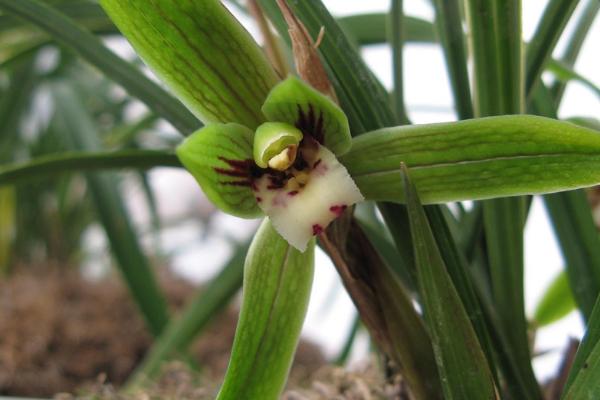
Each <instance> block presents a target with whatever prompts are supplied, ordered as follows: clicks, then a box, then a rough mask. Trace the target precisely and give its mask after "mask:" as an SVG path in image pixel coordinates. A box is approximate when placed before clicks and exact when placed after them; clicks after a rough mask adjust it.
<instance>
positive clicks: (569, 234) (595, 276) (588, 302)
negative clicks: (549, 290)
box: [544, 191, 600, 319]
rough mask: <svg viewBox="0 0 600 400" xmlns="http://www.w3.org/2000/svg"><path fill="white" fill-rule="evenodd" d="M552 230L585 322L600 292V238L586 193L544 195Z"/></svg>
mask: <svg viewBox="0 0 600 400" xmlns="http://www.w3.org/2000/svg"><path fill="white" fill-rule="evenodd" d="M544 204H545V206H546V209H547V210H548V214H549V215H550V219H551V221H552V228H553V229H554V232H555V234H556V236H557V238H558V241H559V243H560V247H561V251H562V254H563V257H564V258H565V262H566V264H567V274H568V276H569V283H570V284H571V290H572V292H573V296H574V297H575V301H576V302H577V305H578V307H579V309H580V311H581V313H582V314H583V317H584V318H585V319H588V318H589V316H590V315H591V312H592V308H593V307H594V304H595V302H596V298H597V297H598V293H600V237H599V236H598V230H597V229H596V225H595V224H594V218H593V216H592V212H591V209H590V206H589V203H588V201H587V197H586V195H585V192H583V191H573V192H565V193H557V194H552V195H546V196H544Z"/></svg>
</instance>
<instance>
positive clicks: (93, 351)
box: [0, 266, 325, 399]
mask: <svg viewBox="0 0 600 400" xmlns="http://www.w3.org/2000/svg"><path fill="white" fill-rule="evenodd" d="M18 270H19V271H20V272H19V273H15V274H13V275H12V276H11V277H10V278H7V279H5V280H0V332H1V333H0V395H11V396H29V397H45V398H49V397H53V396H54V395H56V394H57V393H65V392H68V393H82V388H83V389H84V392H89V391H90V390H91V392H92V393H94V394H95V395H96V396H98V395H101V394H102V396H106V397H104V398H107V399H108V398H114V399H117V398H123V397H119V396H117V395H116V394H115V390H114V388H115V387H117V388H118V387H119V385H121V384H122V383H123V382H124V381H125V380H126V378H127V376H128V375H129V374H130V373H131V372H132V371H133V369H134V368H135V366H136V365H137V364H138V363H139V362H140V360H141V359H142V358H143V356H144V354H145V352H146V351H147V350H148V348H149V346H150V345H151V336H150V335H149V333H148V331H147V330H146V328H145V326H144V323H143V321H142V320H141V317H140V315H139V312H138V311H137V310H136V309H135V306H134V304H133V303H132V302H131V300H130V298H129V295H128V293H127V292H126V290H125V288H124V287H123V284H122V283H121V282H120V281H119V280H118V279H116V278H110V279H105V280H102V281H99V282H89V281H86V280H84V279H82V278H81V277H80V276H79V275H78V274H77V273H75V272H73V271H72V270H69V269H65V268H50V267H49V266H44V267H43V268H41V267H40V268H36V267H21V268H18ZM160 281H161V286H162V288H163V290H164V291H165V293H166V294H167V297H168V299H169V303H170V305H171V308H172V309H173V310H178V309H181V307H182V306H183V305H184V304H185V302H186V300H187V299H188V298H189V297H190V296H191V295H192V294H193V293H194V291H195V289H194V288H193V287H192V286H190V285H189V284H187V283H185V282H183V281H181V280H178V279H175V278H173V277H172V276H167V275H166V274H165V275H164V276H162V277H161V279H160ZM236 321H237V311H236V310H233V309H230V310H227V311H226V312H224V313H223V314H222V315H221V316H220V317H219V318H217V319H216V320H215V321H213V322H212V323H211V324H210V327H209V328H208V330H207V331H206V332H205V333H204V334H203V335H201V337H200V339H199V340H198V341H196V342H195V343H194V344H193V348H192V353H193V355H194V357H195V360H196V361H197V363H198V365H201V366H203V367H204V368H203V369H202V376H201V377H199V376H198V375H197V374H194V373H191V372H189V371H187V370H186V369H185V368H183V367H181V366H180V365H179V366H177V364H175V367H173V365H169V366H167V368H166V369H165V372H164V373H163V375H162V377H161V378H160V379H159V380H158V381H157V383H156V384H155V385H153V388H152V390H153V394H152V395H151V397H147V396H146V395H144V396H142V397H141V398H174V399H175V398H177V399H184V398H190V399H196V398H198V399H200V398H211V397H212V396H213V393H214V390H215V388H216V385H217V384H218V383H219V382H220V380H221V378H222V376H223V374H224V372H225V368H226V367H227V361H228V359H229V351H230V348H231V344H232V342H233V336H234V332H235V324H236ZM324 364H325V359H324V357H323V355H322V353H321V351H320V350H319V349H318V348H317V347H316V346H315V345H312V344H310V343H308V342H306V341H303V342H302V343H301V345H300V347H299V350H298V352H297V355H296V360H295V364H294V368H293V369H292V377H291V379H290V381H291V382H296V383H298V384H302V382H307V381H308V379H309V377H310V375H311V374H313V373H314V372H315V371H316V370H318V369H319V368H321V367H322V366H323V365H324ZM199 386H204V388H203V389H197V388H198V387H199ZM202 393H204V395H203V394H202ZM65 396H66V395H65ZM65 396H58V397H59V398H60V397H65ZM203 396H205V397H203ZM206 396H208V397H206ZM132 398H138V397H132Z"/></svg>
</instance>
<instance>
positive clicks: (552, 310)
mask: <svg viewBox="0 0 600 400" xmlns="http://www.w3.org/2000/svg"><path fill="white" fill-rule="evenodd" d="M574 309H575V300H574V299H573V294H572V293H571V288H570V287H569V280H568V277H567V274H566V273H565V272H564V271H562V272H561V273H559V274H558V275H557V276H556V278H554V280H553V281H552V283H551V284H550V286H548V288H547V289H546V292H545V293H544V296H543V297H542V298H541V299H540V301H539V303H538V304H537V306H536V308H535V312H534V313H533V325H534V326H535V327H542V326H546V325H550V324H551V323H553V322H556V321H558V320H560V319H561V318H563V317H564V316H566V315H567V314H569V313H570V312H571V311H573V310H574Z"/></svg>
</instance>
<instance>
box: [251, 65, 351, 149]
mask: <svg viewBox="0 0 600 400" xmlns="http://www.w3.org/2000/svg"><path fill="white" fill-rule="evenodd" d="M262 112H263V114H264V115H265V116H266V117H267V119H268V120H269V121H277V122H287V123H288V124H290V125H294V126H296V127H297V128H299V129H300V130H301V131H302V132H303V133H304V134H306V133H308V134H311V135H312V136H313V137H314V138H315V139H316V140H317V141H318V142H319V143H321V144H322V145H324V146H325V147H327V148H328V149H329V150H331V151H332V152H333V153H334V154H335V155H338V156H339V155H342V154H344V153H346V152H347V151H348V150H350V145H351V144H352V142H351V136H350V127H349V125H348V118H346V114H344V112H343V111H342V109H341V108H339V107H338V106H337V105H336V104H335V103H334V102H333V101H331V100H330V99H329V98H328V97H327V96H325V95H323V94H321V93H319V92H318V91H316V90H315V89H313V88H312V87H310V86H309V85H307V84H306V83H304V82H303V81H301V80H300V79H298V78H296V77H295V76H289V77H288V78H287V79H286V80H284V81H283V82H281V83H279V84H278V85H277V86H275V87H274V88H273V90H271V93H269V96H268V97H267V100H265V103H264V105H263V106H262Z"/></svg>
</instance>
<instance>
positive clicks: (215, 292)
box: [127, 242, 250, 388]
mask: <svg viewBox="0 0 600 400" xmlns="http://www.w3.org/2000/svg"><path fill="white" fill-rule="evenodd" d="M249 244H250V243H249V242H248V243H246V244H243V245H239V246H238V247H237V248H236V249H235V253H234V255H233V256H232V257H231V259H230V260H229V262H228V263H227V265H225V266H224V267H223V269H222V270H221V272H219V274H218V275H217V276H216V277H215V278H214V279H212V280H211V281H210V282H209V283H207V284H206V286H205V287H203V288H202V289H201V290H200V291H199V292H198V294H197V295H196V296H195V297H194V298H193V299H192V300H190V304H189V305H188V306H186V308H185V310H184V311H183V313H182V314H181V316H180V317H179V318H177V319H175V320H173V321H171V322H170V323H169V325H168V326H167V327H166V328H165V331H164V333H163V334H162V335H161V336H160V337H159V339H158V340H157V341H156V343H155V344H154V345H153V346H152V348H151V349H150V351H149V352H148V354H147V355H146V357H145V358H144V360H143V361H142V363H141V364H140V366H139V367H138V368H137V370H136V372H135V373H134V375H133V376H132V378H130V380H129V383H128V385H127V386H128V387H129V388H131V387H135V386H138V385H140V384H143V383H144V382H145V381H146V380H148V379H153V378H154V377H155V376H156V374H157V373H158V372H160V367H161V365H162V363H164V362H165V361H167V360H168V359H169V357H171V356H173V355H174V354H176V353H178V352H185V351H186V350H187V348H188V347H189V345H190V344H191V342H192V341H193V340H194V339H195V338H196V337H198V335H199V334H200V333H201V332H202V330H203V329H204V328H205V327H206V326H207V324H208V323H210V321H212V318H213V317H214V316H215V315H217V314H218V313H219V312H220V311H221V310H223V308H224V307H225V306H226V305H227V304H229V303H230V301H231V299H232V297H233V296H234V295H235V294H236V293H237V292H238V291H239V289H240V287H241V286H242V277H243V272H244V268H243V266H244V258H245V257H246V253H247V250H248V247H249Z"/></svg>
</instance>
